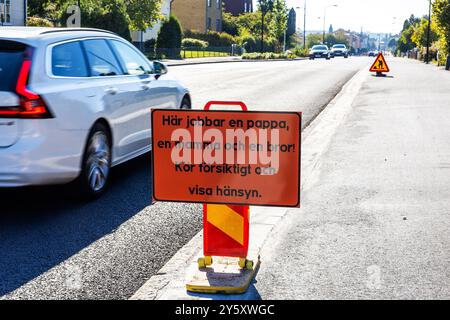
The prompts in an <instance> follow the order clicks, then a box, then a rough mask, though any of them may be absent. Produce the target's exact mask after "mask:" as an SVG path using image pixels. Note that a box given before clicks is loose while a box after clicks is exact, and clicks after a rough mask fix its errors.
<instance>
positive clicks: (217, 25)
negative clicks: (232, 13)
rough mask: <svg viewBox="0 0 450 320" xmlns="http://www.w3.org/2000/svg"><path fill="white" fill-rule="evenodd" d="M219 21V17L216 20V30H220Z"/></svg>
mask: <svg viewBox="0 0 450 320" xmlns="http://www.w3.org/2000/svg"><path fill="white" fill-rule="evenodd" d="M220 22H221V21H220V19H217V20H216V31H220V29H221V28H220Z"/></svg>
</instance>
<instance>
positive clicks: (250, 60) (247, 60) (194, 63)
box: [162, 58, 308, 67]
mask: <svg viewBox="0 0 450 320" xmlns="http://www.w3.org/2000/svg"><path fill="white" fill-rule="evenodd" d="M302 60H308V59H307V58H295V59H267V60H264V59H261V60H256V59H255V60H253V59H241V58H237V59H230V60H218V61H202V62H195V61H194V62H188V63H181V62H174V63H167V64H166V65H167V66H168V67H182V66H193V65H200V64H217V63H229V62H280V61H302ZM162 62H163V63H165V62H164V60H163V61H162Z"/></svg>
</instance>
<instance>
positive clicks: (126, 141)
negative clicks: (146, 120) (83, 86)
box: [83, 39, 143, 163]
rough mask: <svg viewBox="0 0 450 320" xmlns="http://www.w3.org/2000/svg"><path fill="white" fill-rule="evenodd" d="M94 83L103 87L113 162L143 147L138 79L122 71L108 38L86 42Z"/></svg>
mask: <svg viewBox="0 0 450 320" xmlns="http://www.w3.org/2000/svg"><path fill="white" fill-rule="evenodd" d="M83 46H84V49H85V52H86V56H87V60H88V64H89V67H90V74H91V79H92V81H94V82H96V85H97V86H98V87H99V88H101V90H102V92H101V96H102V99H103V103H102V104H103V107H104V113H105V115H106V116H107V118H108V120H109V121H110V124H111V126H112V128H113V142H114V146H113V163H114V162H117V161H120V160H121V158H124V157H126V156H128V155H129V154H131V153H134V152H138V151H139V150H140V149H142V148H143V143H142V139H141V138H140V137H139V136H138V135H137V134H136V133H137V132H138V131H139V130H140V129H141V127H142V124H141V123H140V115H139V112H140V109H141V99H142V97H141V96H140V95H141V91H142V88H141V87H140V85H139V81H138V80H139V79H138V78H137V77H134V76H130V75H128V74H127V73H126V72H125V70H123V68H122V66H121V63H120V60H119V58H118V57H117V55H116V54H115V52H114V50H113V48H112V47H111V46H110V44H109V43H108V40H107V39H88V40H84V41H83Z"/></svg>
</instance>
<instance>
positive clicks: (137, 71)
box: [111, 40, 153, 76]
mask: <svg viewBox="0 0 450 320" xmlns="http://www.w3.org/2000/svg"><path fill="white" fill-rule="evenodd" d="M111 44H112V46H113V47H114V49H115V50H116V52H117V54H118V55H119V58H120V59H121V60H122V63H123V65H124V68H125V70H126V72H127V74H129V75H134V76H139V75H143V74H152V73H153V70H152V68H151V67H150V64H149V62H148V61H147V60H146V59H144V58H143V57H142V56H141V55H140V54H139V53H138V52H137V51H136V50H135V49H133V48H131V47H130V46H129V45H127V44H125V43H123V42H121V41H117V40H111Z"/></svg>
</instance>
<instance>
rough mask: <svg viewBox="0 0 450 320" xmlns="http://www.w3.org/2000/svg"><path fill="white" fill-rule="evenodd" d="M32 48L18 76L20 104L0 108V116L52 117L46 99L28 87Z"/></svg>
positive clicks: (17, 89) (17, 91) (24, 117)
mask: <svg viewBox="0 0 450 320" xmlns="http://www.w3.org/2000/svg"><path fill="white" fill-rule="evenodd" d="M30 51H31V50H27V52H26V53H25V58H24V61H23V63H22V66H21V68H20V71H19V77H18V78H17V84H16V93H17V94H18V95H19V97H20V105H18V106H14V107H6V108H5V107H2V108H0V118H20V119H48V118H52V115H51V113H50V111H49V110H48V108H47V106H46V104H45V101H44V100H43V99H42V98H41V97H40V96H39V95H38V94H36V93H34V92H32V91H30V90H29V89H28V88H27V84H28V78H29V76H30V70H31V64H32V61H31V52H30Z"/></svg>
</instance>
